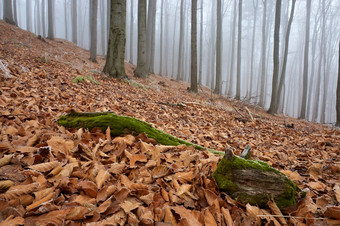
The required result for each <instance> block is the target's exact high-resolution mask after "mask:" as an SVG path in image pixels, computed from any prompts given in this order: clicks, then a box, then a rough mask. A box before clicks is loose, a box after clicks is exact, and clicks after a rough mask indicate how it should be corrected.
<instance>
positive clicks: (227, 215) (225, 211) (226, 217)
mask: <svg viewBox="0 0 340 226" xmlns="http://www.w3.org/2000/svg"><path fill="white" fill-rule="evenodd" d="M221 210H222V214H223V218H224V221H225V223H226V224H227V225H228V226H234V222H233V219H232V218H231V216H230V211H229V209H227V208H224V207H222V209H221Z"/></svg>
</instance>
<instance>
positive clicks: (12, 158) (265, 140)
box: [0, 21, 340, 225]
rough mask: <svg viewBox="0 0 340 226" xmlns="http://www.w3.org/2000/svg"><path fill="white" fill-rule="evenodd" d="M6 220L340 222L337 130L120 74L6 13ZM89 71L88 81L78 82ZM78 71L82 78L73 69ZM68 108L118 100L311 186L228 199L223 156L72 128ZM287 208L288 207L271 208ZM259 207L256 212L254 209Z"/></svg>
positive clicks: (1, 121)
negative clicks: (64, 120) (285, 193)
mask: <svg viewBox="0 0 340 226" xmlns="http://www.w3.org/2000/svg"><path fill="white" fill-rule="evenodd" d="M0 59H1V61H2V62H3V63H4V64H5V65H6V67H7V68H8V69H9V71H10V76H11V78H9V79H5V78H4V76H3V71H0V73H1V76H0V128H1V133H0V151H1V153H0V190H1V192H0V193H1V194H0V196H1V197H0V203H1V204H0V221H2V223H1V224H0V225H10V224H12V225H15V224H19V225H20V224H25V225H35V224H40V225H46V224H48V223H51V224H55V225H62V224H65V225H82V224H85V223H88V225H100V224H99V223H101V225H108V224H110V223H111V224H113V223H112V222H116V223H117V224H131V225H138V224H144V225H152V224H155V225H173V224H181V225H203V224H205V225H216V224H217V225H226V224H227V223H228V224H231V222H233V224H234V225H250V224H255V225H261V224H262V225H263V224H268V225H272V224H275V225H280V224H282V225H283V224H289V225H305V224H306V225H335V224H338V225H339V224H340V217H339V216H340V206H339V204H340V157H339V156H340V131H339V130H338V129H335V128H332V127H329V126H324V125H320V124H315V123H310V122H306V121H304V120H297V119H294V118H290V117H286V116H282V115H278V116H272V115H269V114H267V113H266V112H265V111H264V110H262V109H260V108H258V107H254V106H251V105H247V104H245V103H242V102H238V101H234V100H230V99H226V98H222V97H219V96H216V95H212V94H211V92H210V90H208V89H207V88H203V89H200V92H199V94H193V93H189V92H188V91H187V87H189V84H187V83H184V82H175V81H173V80H171V79H169V78H166V77H161V76H158V75H150V76H148V77H147V78H146V79H136V78H134V77H133V65H130V64H128V63H126V71H127V75H128V77H129V78H130V80H117V79H113V78H110V77H107V76H105V75H103V74H102V73H101V70H102V68H103V66H104V62H105V61H104V59H103V58H102V57H98V63H92V62H91V61H89V60H88V59H89V53H88V51H86V50H84V49H81V48H79V47H77V46H75V45H74V44H73V43H70V42H68V41H65V40H59V39H57V40H55V41H50V40H45V39H43V40H41V39H38V37H37V36H36V35H34V34H32V33H29V32H26V31H23V30H21V29H20V28H17V27H13V26H11V25H8V24H6V23H4V22H3V21H0ZM80 77H83V80H84V81H82V82H81V81H80V80H81V79H80ZM75 78H77V79H76V80H77V81H78V82H76V81H75V80H74V79H75ZM71 109H74V110H76V111H81V112H84V111H85V112H103V111H113V112H115V113H117V114H121V115H125V116H132V117H135V118H138V119H141V120H144V121H146V122H148V123H151V124H153V125H154V126H155V127H156V128H158V129H160V130H163V131H165V132H167V133H170V134H172V135H174V136H176V137H179V138H182V139H185V140H187V141H190V142H192V143H196V144H199V145H202V146H205V147H209V148H212V149H215V150H218V151H224V150H225V149H226V148H232V149H233V150H234V152H235V154H240V153H241V151H242V150H243V149H244V148H245V146H246V145H250V146H251V147H252V155H253V159H260V160H263V161H265V162H267V163H269V164H270V165H272V166H273V167H275V168H277V169H279V170H280V171H282V172H283V173H285V174H286V175H287V176H288V177H289V178H290V179H292V180H293V181H294V182H295V183H296V184H297V185H298V186H299V187H300V188H301V189H306V190H307V196H306V198H304V199H303V200H302V201H301V202H300V203H299V204H298V205H297V207H296V208H292V209H289V210H286V211H284V212H283V213H280V212H276V211H275V210H274V209H269V208H268V209H259V208H258V207H255V206H250V205H243V204H241V203H237V202H236V201H234V200H232V199H231V198H230V197H229V196H228V195H227V194H225V193H221V192H219V191H218V188H217V187H216V184H215V182H214V180H213V179H212V173H213V171H214V169H215V168H216V166H217V163H218V161H219V159H220V158H221V156H215V155H213V154H211V153H210V152H207V151H198V150H194V149H193V148H192V147H185V146H179V147H168V146H163V145H159V144H155V143H154V142H152V141H151V140H150V139H148V138H147V137H145V136H143V135H139V136H132V135H125V136H122V137H116V138H114V137H111V136H110V135H109V133H107V131H90V132H89V131H85V130H82V129H79V130H66V129H65V128H63V127H61V126H59V125H58V124H57V120H58V118H59V117H60V116H61V115H64V114H66V113H69V112H70V110H71ZM282 214H283V215H286V216H287V217H286V218H282V217H277V216H276V217H274V215H282ZM258 215H260V216H258Z"/></svg>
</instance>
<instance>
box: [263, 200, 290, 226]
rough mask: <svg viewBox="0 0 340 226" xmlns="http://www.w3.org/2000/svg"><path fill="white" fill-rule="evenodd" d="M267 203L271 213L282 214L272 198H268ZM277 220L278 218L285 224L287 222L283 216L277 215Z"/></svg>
mask: <svg viewBox="0 0 340 226" xmlns="http://www.w3.org/2000/svg"><path fill="white" fill-rule="evenodd" d="M267 204H268V206H269V208H270V210H271V211H272V213H273V214H274V215H279V216H282V215H283V214H282V212H281V210H280V209H279V207H277V205H276V203H275V201H274V200H269V201H268V202H267ZM277 220H278V221H279V222H280V223H281V224H282V225H287V224H288V223H287V221H286V219H285V218H283V217H278V218H277Z"/></svg>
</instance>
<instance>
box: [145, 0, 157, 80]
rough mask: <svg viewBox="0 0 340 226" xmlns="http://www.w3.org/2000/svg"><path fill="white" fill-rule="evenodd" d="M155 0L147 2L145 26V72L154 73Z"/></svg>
mask: <svg viewBox="0 0 340 226" xmlns="http://www.w3.org/2000/svg"><path fill="white" fill-rule="evenodd" d="M156 4H157V1H156V0H149V6H148V24H147V32H148V33H147V46H146V50H147V61H146V64H147V70H148V72H149V73H151V74H152V73H154V65H155V37H156V36H155V31H156Z"/></svg>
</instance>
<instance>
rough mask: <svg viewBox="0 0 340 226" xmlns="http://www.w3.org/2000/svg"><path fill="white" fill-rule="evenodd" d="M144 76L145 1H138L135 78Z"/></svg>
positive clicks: (145, 73) (145, 71) (145, 72)
mask: <svg viewBox="0 0 340 226" xmlns="http://www.w3.org/2000/svg"><path fill="white" fill-rule="evenodd" d="M146 75H147V70H146V0H138V58H137V68H136V70H135V77H140V78H145V77H146Z"/></svg>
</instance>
